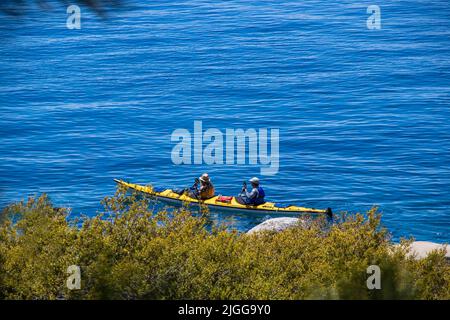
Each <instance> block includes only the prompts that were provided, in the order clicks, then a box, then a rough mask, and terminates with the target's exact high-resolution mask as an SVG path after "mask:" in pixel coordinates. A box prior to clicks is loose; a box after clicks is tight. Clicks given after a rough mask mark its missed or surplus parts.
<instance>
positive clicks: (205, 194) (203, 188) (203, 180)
mask: <svg viewBox="0 0 450 320" xmlns="http://www.w3.org/2000/svg"><path fill="white" fill-rule="evenodd" d="M199 180H200V189H199V190H198V191H199V195H200V199H201V200H207V199H210V198H212V197H214V193H215V190H214V186H213V184H212V183H211V179H209V175H208V174H207V173H204V174H202V176H201V177H200V178H199Z"/></svg>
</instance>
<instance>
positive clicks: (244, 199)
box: [236, 177, 266, 206]
mask: <svg viewBox="0 0 450 320" xmlns="http://www.w3.org/2000/svg"><path fill="white" fill-rule="evenodd" d="M249 182H250V183H251V185H252V191H250V192H247V184H246V183H245V182H244V186H243V187H242V192H241V193H240V194H239V196H237V197H236V201H237V202H239V203H240V204H245V205H254V206H257V205H260V204H263V203H264V202H265V201H264V197H265V196H266V194H265V192H264V190H263V188H262V187H261V186H260V183H259V179H258V178H256V177H253V178H251V179H250V180H249Z"/></svg>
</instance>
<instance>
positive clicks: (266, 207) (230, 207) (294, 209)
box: [114, 179, 333, 217]
mask: <svg viewBox="0 0 450 320" xmlns="http://www.w3.org/2000/svg"><path fill="white" fill-rule="evenodd" d="M114 181H115V182H117V183H118V184H120V185H123V186H125V187H127V188H130V189H133V190H136V191H140V192H143V193H145V194H148V195H152V196H155V197H156V198H157V199H158V200H160V201H163V202H166V203H169V204H175V205H181V204H182V203H186V202H187V203H201V204H204V205H206V206H208V207H210V208H211V209H216V210H227V211H234V212H242V213H245V212H249V213H299V214H302V213H307V214H326V215H328V216H330V217H331V216H332V214H333V213H332V211H331V208H327V209H315V208H306V207H298V206H294V205H288V206H280V205H276V204H275V203H273V202H265V203H263V204H260V205H257V206H253V205H243V204H240V203H238V202H237V201H236V198H235V197H230V198H231V200H230V201H229V202H222V201H220V196H215V197H212V198H211V199H208V200H198V199H195V198H191V197H189V196H188V195H186V194H182V195H179V194H177V193H175V192H173V190H171V189H165V190H156V189H154V188H152V187H151V186H143V185H139V184H134V183H129V182H126V181H123V180H119V179H114Z"/></svg>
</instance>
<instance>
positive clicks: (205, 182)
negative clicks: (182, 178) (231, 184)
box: [174, 173, 215, 200]
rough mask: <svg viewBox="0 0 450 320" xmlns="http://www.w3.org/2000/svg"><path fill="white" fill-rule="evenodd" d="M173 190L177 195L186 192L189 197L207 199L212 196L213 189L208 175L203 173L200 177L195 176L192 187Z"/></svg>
mask: <svg viewBox="0 0 450 320" xmlns="http://www.w3.org/2000/svg"><path fill="white" fill-rule="evenodd" d="M199 185H200V187H199ZM174 192H175V193H177V194H179V195H182V194H183V193H186V194H187V195H188V196H189V197H191V198H194V199H200V200H207V199H210V198H212V197H214V193H215V190H214V186H213V184H212V183H211V179H210V178H209V175H208V174H207V173H204V174H202V175H201V177H200V178H195V182H194V184H193V185H192V187H190V188H185V189H178V190H174Z"/></svg>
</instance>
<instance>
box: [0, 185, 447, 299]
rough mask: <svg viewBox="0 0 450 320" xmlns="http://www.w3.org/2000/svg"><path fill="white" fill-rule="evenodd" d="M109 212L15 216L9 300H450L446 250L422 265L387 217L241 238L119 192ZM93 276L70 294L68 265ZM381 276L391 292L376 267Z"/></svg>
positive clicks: (1, 258)
mask: <svg viewBox="0 0 450 320" xmlns="http://www.w3.org/2000/svg"><path fill="white" fill-rule="evenodd" d="M104 206H105V212H104V213H103V214H100V215H97V216H96V217H94V218H86V217H84V218H81V219H79V220H78V221H73V220H70V219H68V218H67V215H68V212H67V211H66V210H64V209H56V208H54V207H53V206H52V204H51V202H50V200H49V199H48V198H47V197H46V196H45V195H43V196H41V197H39V198H37V199H33V198H30V199H29V200H28V201H26V202H21V203H17V204H13V205H11V206H9V207H8V208H6V209H5V210H4V211H3V213H2V216H1V220H0V298H1V299H449V298H450V266H449V264H448V263H447V262H446V261H445V257H444V253H443V252H434V253H432V254H430V255H429V256H428V257H427V258H425V259H421V260H415V259H413V258H412V257H410V256H409V255H407V252H408V246H409V241H403V242H402V244H401V245H399V246H395V247H394V246H392V244H391V242H390V240H389V234H388V233H387V231H386V230H384V229H383V228H381V227H380V215H379V214H378V213H377V212H376V209H375V208H374V209H372V210H370V211H369V212H368V213H367V215H366V216H363V215H360V214H358V215H352V216H349V217H346V218H345V219H342V221H340V222H339V223H335V224H333V225H332V226H327V224H326V222H325V221H324V220H321V219H316V220H311V221H309V224H308V227H301V226H298V227H294V228H290V229H287V230H285V231H282V232H261V233H257V234H252V235H248V234H241V233H238V232H236V231H229V230H226V229H225V228H222V227H216V226H212V224H211V222H210V221H209V217H208V214H207V213H205V214H203V215H201V216H199V215H193V214H192V213H191V212H189V211H188V210H187V209H185V208H183V209H180V210H178V211H176V212H171V213H169V212H166V211H160V212H152V211H149V209H148V208H149V199H147V198H142V197H141V196H138V195H136V194H131V195H128V194H127V193H126V190H124V189H118V191H117V192H116V194H115V195H114V196H113V197H110V198H106V199H105V200H104ZM70 265H78V266H80V268H81V273H82V277H81V278H82V282H81V289H80V290H72V291H71V290H68V289H67V287H66V280H67V277H68V274H67V273H66V270H67V267H68V266H70ZM369 265H378V266H380V268H381V284H382V288H381V289H380V290H369V289H367V285H366V280H367V278H368V276H369V275H368V274H367V273H366V269H367V267H368V266H369Z"/></svg>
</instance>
